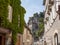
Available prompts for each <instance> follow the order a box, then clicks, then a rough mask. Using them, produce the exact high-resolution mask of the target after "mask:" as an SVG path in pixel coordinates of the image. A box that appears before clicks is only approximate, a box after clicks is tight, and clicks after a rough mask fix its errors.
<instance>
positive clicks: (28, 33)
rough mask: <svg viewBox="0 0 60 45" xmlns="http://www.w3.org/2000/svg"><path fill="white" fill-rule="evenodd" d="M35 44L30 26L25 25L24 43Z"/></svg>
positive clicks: (25, 44) (24, 44) (26, 44)
mask: <svg viewBox="0 0 60 45" xmlns="http://www.w3.org/2000/svg"><path fill="white" fill-rule="evenodd" d="M32 44H33V38H32V33H31V30H30V29H29V27H28V26H26V25H25V27H24V32H23V45H32Z"/></svg>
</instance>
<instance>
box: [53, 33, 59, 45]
mask: <svg viewBox="0 0 60 45" xmlns="http://www.w3.org/2000/svg"><path fill="white" fill-rule="evenodd" d="M54 45H58V35H57V34H55V35H54Z"/></svg>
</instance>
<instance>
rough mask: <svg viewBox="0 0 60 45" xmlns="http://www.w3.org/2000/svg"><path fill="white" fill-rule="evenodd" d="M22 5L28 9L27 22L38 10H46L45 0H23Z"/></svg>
mask: <svg viewBox="0 0 60 45" xmlns="http://www.w3.org/2000/svg"><path fill="white" fill-rule="evenodd" d="M21 2H22V4H21V5H22V6H23V7H24V8H25V10H26V14H25V17H24V19H25V21H26V23H27V22H28V20H29V17H32V16H33V14H34V13H36V12H38V13H39V12H42V11H43V10H44V6H43V0H21Z"/></svg>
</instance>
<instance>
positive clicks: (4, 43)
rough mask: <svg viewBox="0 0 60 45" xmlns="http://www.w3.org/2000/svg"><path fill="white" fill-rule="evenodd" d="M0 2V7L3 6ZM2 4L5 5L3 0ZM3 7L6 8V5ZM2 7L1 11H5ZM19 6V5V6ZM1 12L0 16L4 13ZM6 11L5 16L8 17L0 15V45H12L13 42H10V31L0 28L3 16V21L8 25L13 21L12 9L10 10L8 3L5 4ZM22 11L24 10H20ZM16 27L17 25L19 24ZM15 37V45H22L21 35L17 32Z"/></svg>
mask: <svg viewBox="0 0 60 45" xmlns="http://www.w3.org/2000/svg"><path fill="white" fill-rule="evenodd" d="M0 2H1V4H0V5H4V4H3V2H4V1H2V0H1V1H0ZM7 2H8V1H7ZM4 3H5V4H6V0H5V2H4ZM4 6H6V5H4ZM4 6H0V7H3V8H4V9H2V10H5V7H4ZM19 6H20V4H19ZM0 9H1V8H0ZM2 10H1V11H0V14H1V13H2V14H3V13H5V11H2ZM7 10H8V11H7V12H8V13H7V14H6V15H8V16H6V15H3V16H1V15H2V14H1V15H0V45H13V41H12V38H13V37H12V30H11V29H10V28H9V27H8V28H6V27H4V26H1V25H2V23H3V22H2V21H3V20H2V19H3V17H4V16H5V17H4V19H7V21H9V22H10V23H12V20H13V18H12V15H13V14H12V13H13V8H12V6H11V5H10V4H9V3H8V4H7ZM22 10H24V9H22ZM22 12H23V11H22ZM20 13H21V12H20ZM15 20H16V18H15ZM17 20H18V19H17ZM19 22H20V20H19ZM4 23H6V22H4ZM17 25H19V23H18V24H17ZM19 26H20V25H19ZM19 28H20V27H19ZM16 37H17V41H16V45H22V44H23V38H22V37H23V35H22V34H21V33H19V32H18V33H17V36H16Z"/></svg>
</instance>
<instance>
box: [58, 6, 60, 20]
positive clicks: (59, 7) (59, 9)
mask: <svg viewBox="0 0 60 45" xmlns="http://www.w3.org/2000/svg"><path fill="white" fill-rule="evenodd" d="M58 13H59V20H60V5H59V6H58Z"/></svg>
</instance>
